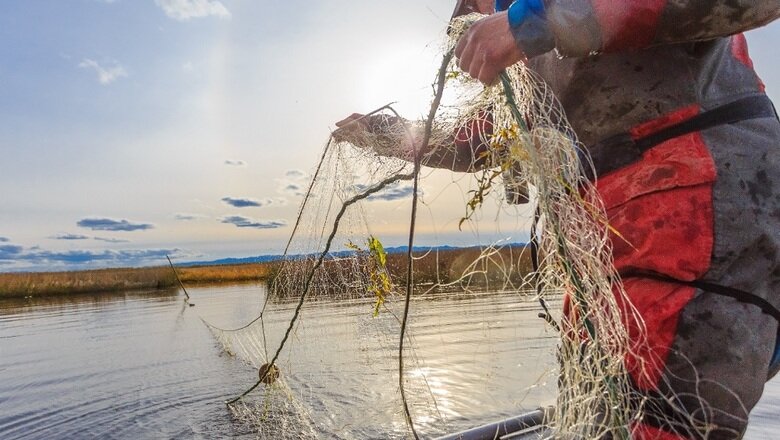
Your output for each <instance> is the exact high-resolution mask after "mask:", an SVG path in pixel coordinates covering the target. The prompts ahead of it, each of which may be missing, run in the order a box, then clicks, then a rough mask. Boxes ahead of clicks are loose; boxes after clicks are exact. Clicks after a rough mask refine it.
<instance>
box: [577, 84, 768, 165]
mask: <svg viewBox="0 0 780 440" xmlns="http://www.w3.org/2000/svg"><path fill="white" fill-rule="evenodd" d="M769 117H774V118H777V113H776V112H775V107H774V105H772V101H771V100H770V99H769V98H768V97H767V96H766V95H756V96H749V97H747V98H742V99H738V100H736V101H733V102H730V103H728V104H725V105H722V106H720V107H716V108H714V109H712V110H707V111H706V112H703V113H699V114H698V115H696V116H694V117H692V118H690V119H687V120H685V121H683V122H680V123H679V124H675V125H672V126H670V127H666V128H664V129H662V130H660V131H658V132H655V133H653V134H651V135H648V136H645V137H643V138H640V139H633V138H632V137H631V135H630V134H629V133H627V132H624V133H619V134H617V135H614V136H610V137H608V138H606V139H604V140H602V141H601V142H598V143H596V144H595V145H593V146H591V147H590V148H588V150H589V152H590V155H591V158H592V159H593V164H594V166H595V168H596V170H595V171H596V173H597V175H599V176H601V175H604V174H607V173H610V172H612V171H615V170H617V169H619V168H622V167H624V166H626V165H629V164H632V163H634V162H636V161H638V160H639V159H641V158H642V154H644V152H645V151H647V150H649V149H651V148H653V147H655V146H656V145H658V144H660V143H662V142H666V141H668V140H670V139H674V138H676V137H679V136H683V135H686V134H689V133H693V132H696V131H701V130H705V129H707V128H712V127H717V126H719V125H726V124H733V123H735V122H739V121H747V120H750V119H758V118H769ZM586 172H587V173H588V174H589V175H588V178H590V179H592V178H593V176H592V175H590V174H591V173H592V170H586Z"/></svg>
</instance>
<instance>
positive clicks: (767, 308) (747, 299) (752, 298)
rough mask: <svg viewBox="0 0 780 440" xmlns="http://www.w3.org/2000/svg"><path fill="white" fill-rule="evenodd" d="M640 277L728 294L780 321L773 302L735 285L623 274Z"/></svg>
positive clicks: (638, 273) (657, 275)
mask: <svg viewBox="0 0 780 440" xmlns="http://www.w3.org/2000/svg"><path fill="white" fill-rule="evenodd" d="M629 277H638V278H650V279H654V280H658V281H665V282H668V283H676V284H682V285H685V286H690V287H695V288H697V289H700V290H703V291H705V292H709V293H714V294H717V295H721V296H728V297H730V298H734V299H736V300H737V301H740V302H743V303H746V304H752V305H754V306H756V307H758V308H759V309H761V311H762V312H764V313H766V314H767V315H769V316H771V317H773V318H775V319H776V320H777V322H780V310H778V309H777V307H775V306H774V305H772V303H770V302H769V301H767V300H765V299H764V298H761V297H760V296H757V295H755V294H753V293H750V292H746V291H744V290H740V289H735V288H733V287H727V286H722V285H720V284H715V283H710V282H708V281H702V280H694V281H682V280H678V279H676V278H672V277H668V276H666V275H662V274H659V273H654V272H631V273H628V274H625V275H623V278H629Z"/></svg>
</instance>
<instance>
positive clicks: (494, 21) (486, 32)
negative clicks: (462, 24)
mask: <svg viewBox="0 0 780 440" xmlns="http://www.w3.org/2000/svg"><path fill="white" fill-rule="evenodd" d="M455 56H457V57H458V66H459V67H460V68H461V69H462V70H463V71H464V72H466V73H468V74H469V75H471V77H472V78H475V79H478V80H479V81H482V82H483V83H484V84H492V83H493V82H494V81H495V80H496V78H497V77H498V74H499V73H501V71H503V70H504V69H506V68H507V67H509V66H511V65H513V64H515V63H517V62H519V61H525V54H523V51H521V50H520V48H519V47H518V46H517V43H516V42H515V37H514V36H513V35H512V31H511V29H510V28H509V20H508V18H507V13H506V12H497V13H495V14H493V15H490V16H488V17H485V18H483V19H481V20H479V21H477V22H476V23H474V24H473V25H472V26H471V28H469V30H468V31H467V32H466V34H465V35H463V36H462V37H461V39H460V41H458V45H457V46H455Z"/></svg>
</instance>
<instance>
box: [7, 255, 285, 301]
mask: <svg viewBox="0 0 780 440" xmlns="http://www.w3.org/2000/svg"><path fill="white" fill-rule="evenodd" d="M273 266H274V264H273V263H258V264H240V265H233V266H229V265H224V266H196V267H181V268H176V270H177V271H178V272H179V277H180V278H181V280H182V282H183V283H184V285H185V286H186V285H188V284H198V283H226V282H246V281H257V280H265V279H266V278H267V277H268V276H269V274H270V271H271V268H272V267H273ZM176 286H177V282H176V278H175V277H174V275H173V272H172V271H171V268H170V267H169V266H160V267H143V268H133V269H100V270H82V271H73V272H24V273H0V298H12V297H24V296H44V295H63V294H73V293H90V292H115V291H120V290H138V289H167V288H171V287H176Z"/></svg>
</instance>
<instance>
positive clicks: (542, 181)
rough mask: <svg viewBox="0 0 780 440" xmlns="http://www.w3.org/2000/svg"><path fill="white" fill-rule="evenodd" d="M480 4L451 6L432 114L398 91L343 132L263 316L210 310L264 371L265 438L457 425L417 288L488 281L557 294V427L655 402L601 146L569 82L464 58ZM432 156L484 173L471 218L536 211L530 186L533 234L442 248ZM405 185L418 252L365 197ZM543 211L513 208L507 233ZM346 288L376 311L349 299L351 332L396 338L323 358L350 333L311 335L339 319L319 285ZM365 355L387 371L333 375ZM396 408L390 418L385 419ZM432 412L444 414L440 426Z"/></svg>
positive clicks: (469, 207)
mask: <svg viewBox="0 0 780 440" xmlns="http://www.w3.org/2000/svg"><path fill="white" fill-rule="evenodd" d="M478 18H480V16H479V15H475V14H472V15H469V16H466V17H461V18H458V19H455V20H454V21H453V23H451V26H450V29H449V30H448V33H449V39H448V44H447V45H446V48H445V50H444V52H445V56H444V60H443V63H442V66H441V69H440V71H439V74H438V77H437V81H436V83H435V96H434V99H433V104H432V106H431V111H430V114H429V116H428V118H427V119H425V120H424V121H422V122H413V121H412V122H410V121H406V120H404V119H402V118H401V117H400V115H398V114H396V113H395V111H394V109H393V108H392V107H391V106H386V107H383V108H380V109H379V110H377V111H375V112H372V113H370V114H368V115H365V116H364V117H361V118H356V119H355V120H354V121H352V123H351V124H349V125H348V126H346V127H344V128H342V129H340V130H337V131H336V132H334V135H333V136H331V138H330V139H329V140H328V142H327V144H326V146H325V149H324V151H323V154H322V157H321V160H320V162H319V164H318V166H317V168H316V170H315V171H314V173H313V177H312V180H311V184H310V187H309V189H308V191H307V193H306V196H305V199H304V201H303V203H302V205H301V208H300V211H299V215H298V221H297V222H296V223H295V226H294V230H293V233H292V234H291V238H290V241H289V243H288V245H287V248H286V249H285V259H284V260H283V262H282V263H281V264H280V265H279V266H278V270H277V273H276V274H275V276H274V277H273V279H272V281H271V282H270V284H269V292H268V294H267V295H266V296H265V298H264V303H263V308H262V312H261V314H260V316H259V317H258V318H257V319H255V320H254V321H252V322H250V323H249V324H247V325H246V326H244V327H242V328H238V329H232V330H228V329H221V328H218V327H217V326H214V325H209V326H210V328H211V330H212V332H213V333H214V335H215V336H216V338H217V340H218V341H219V342H220V343H221V344H222V345H223V347H224V349H225V351H226V352H228V353H230V354H232V355H235V356H237V357H238V358H240V359H242V360H244V361H245V362H247V363H248V364H250V365H252V366H253V367H255V368H257V369H258V370H259V372H260V373H259V374H260V375H259V378H258V379H257V382H256V384H255V385H254V386H253V387H251V388H250V389H249V390H248V391H246V392H245V393H244V394H242V395H241V396H240V397H237V398H236V399H233V400H231V401H230V403H229V407H230V408H231V410H232V411H233V413H234V414H235V415H236V417H238V418H239V419H241V420H243V421H245V422H247V423H249V424H251V425H252V426H254V427H255V428H254V429H256V430H257V432H258V433H259V434H260V436H261V437H263V438H307V437H311V438H316V437H318V436H325V435H330V436H336V437H342V438H362V437H372V436H373V437H388V438H389V437H404V436H408V435H411V436H414V437H417V436H418V432H417V429H416V427H420V426H424V427H426V430H425V434H426V435H431V434H442V433H444V432H446V430H447V429H448V428H449V427H450V426H452V425H450V424H448V417H447V414H446V411H442V407H444V406H446V405H443V404H442V400H443V399H451V398H452V397H451V396H449V397H446V398H445V397H444V396H442V395H440V394H439V393H437V392H436V390H437V387H436V386H433V385H432V381H433V380H434V379H433V377H434V376H435V374H433V373H431V372H432V371H434V370H435V368H434V367H432V366H431V365H428V364H427V362H428V361H427V360H426V358H425V356H423V355H422V354H420V353H418V351H417V349H416V347H417V346H418V345H419V342H420V339H421V335H423V334H425V332H424V331H423V330H420V329H419V328H416V327H415V321H414V319H415V313H413V312H412V313H410V304H414V301H411V299H412V298H415V299H418V298H421V297H425V296H431V295H456V296H457V295H461V296H462V295H464V294H471V295H477V294H478V293H479V292H502V293H501V294H502V295H504V296H506V297H509V298H511V299H512V301H513V302H515V303H519V302H521V297H525V298H526V299H527V298H534V299H538V300H540V301H541V306H540V308H539V309H538V310H539V311H541V314H540V315H541V316H542V317H543V318H544V319H545V320H546V322H547V323H546V324H545V326H546V331H548V332H550V333H551V334H552V335H554V336H555V339H554V340H555V341H557V342H556V343H550V344H548V345H546V347H545V349H544V350H545V351H546V353H547V354H546V355H543V354H539V356H542V357H544V356H546V357H545V359H546V360H547V361H548V362H549V364H550V370H551V371H553V373H552V377H553V380H552V382H553V387H555V386H556V385H557V398H556V399H555V400H556V405H555V410H554V414H553V415H552V417H551V420H549V421H548V425H549V426H550V427H551V429H552V432H554V435H555V436H556V437H558V438H588V439H590V438H604V437H607V436H609V435H612V436H614V437H616V438H621V437H626V438H627V437H628V431H627V429H628V428H627V427H628V425H629V424H630V423H631V421H633V420H635V418H636V417H637V415H638V413H639V412H638V408H639V405H640V404H641V403H640V402H638V400H637V399H635V398H634V397H633V396H632V393H631V388H630V387H629V379H628V374H627V372H626V367H625V364H624V360H625V359H626V356H628V355H629V354H630V351H631V350H632V349H636V347H637V346H638V344H640V343H641V341H636V340H634V341H633V343H631V342H630V341H629V335H628V332H627V330H626V328H627V323H628V324H629V325H631V326H633V327H634V328H638V329H641V328H642V322H641V319H640V318H639V317H638V315H637V314H636V313H635V311H634V310H633V309H632V308H631V306H630V303H629V301H627V300H626V299H625V296H624V292H623V289H622V287H621V285H620V282H619V277H618V276H617V273H616V272H615V269H614V267H613V264H612V256H611V249H610V244H609V240H608V232H609V226H608V224H607V222H606V217H605V213H604V208H603V206H602V204H601V202H600V200H599V199H598V197H597V194H596V192H595V191H594V190H593V188H592V184H591V183H590V182H589V181H588V180H587V179H586V178H585V177H584V175H585V168H588V167H590V163H589V162H588V158H587V154H586V152H585V151H584V149H583V148H581V145H580V144H579V143H578V141H577V138H576V135H575V134H574V133H573V131H572V130H571V128H570V127H569V125H568V123H567V121H566V118H565V116H564V114H563V113H562V111H561V110H560V105H559V103H558V102H557V101H556V99H555V96H554V95H553V93H552V92H551V91H550V89H549V88H548V87H547V86H546V85H545V83H544V81H542V80H541V79H540V78H538V77H537V76H536V75H535V74H534V73H533V72H532V71H531V70H529V69H528V68H526V67H525V66H524V65H523V64H522V63H519V64H517V65H515V66H512V67H510V68H508V69H507V70H506V71H505V72H504V73H502V74H501V76H500V81H498V82H497V84H495V85H493V86H489V87H483V86H482V85H481V84H479V83H477V82H475V81H474V80H472V79H470V78H469V77H468V76H467V75H465V74H462V73H461V72H460V71H459V70H458V69H457V67H456V64H455V62H454V61H453V56H452V52H453V45H454V43H455V42H457V41H458V37H459V36H460V35H462V33H463V32H464V31H465V30H466V29H467V28H468V26H469V25H470V24H471V23H473V22H474V21H475V20H476V19H478ZM464 141H466V142H468V144H469V145H470V146H471V147H474V146H475V145H478V146H479V148H476V149H475V150H474V151H476V153H473V154H472V153H471V152H468V153H467V154H465V155H464V152H463V148H462V144H463V142H464ZM424 165H430V166H433V167H438V168H442V167H444V168H451V169H455V170H462V171H471V172H472V174H470V175H469V177H468V179H469V180H468V181H467V182H466V183H465V184H464V183H463V181H462V179H463V178H461V180H457V179H454V178H453V180H451V181H450V182H449V183H455V185H454V186H456V189H457V190H458V191H461V192H462V193H464V194H466V199H465V200H464V203H463V215H462V218H460V219H457V220H458V222H459V227H460V228H461V229H463V230H464V231H478V230H479V223H480V222H482V223H491V224H492V223H499V221H500V220H502V219H506V218H516V217H517V216H518V215H520V214H524V215H525V216H526V218H528V217H529V213H530V212H533V211H534V210H533V209H529V208H522V207H518V206H522V205H518V204H517V203H522V202H526V201H528V200H529V199H530V201H531V204H530V205H528V206H533V207H535V215H534V216H533V217H534V219H533V221H531V220H530V219H529V223H532V232H531V242H532V244H531V245H530V246H523V247H520V246H516V245H515V244H514V242H513V241H512V240H511V239H510V240H507V241H506V242H503V243H502V242H500V241H496V242H493V243H489V244H488V245H485V246H482V247H480V248H479V249H477V250H475V251H473V252H472V253H471V254H466V256H465V257H464V256H463V255H462V254H461V255H459V256H458V258H459V259H460V260H463V259H464V258H467V259H468V261H465V262H464V261H461V262H460V264H459V265H457V264H453V263H452V262H449V263H448V264H447V265H446V267H445V266H442V264H441V261H442V260H446V259H447V258H446V255H444V254H443V253H442V252H439V251H428V252H425V251H418V252H415V251H414V246H413V245H414V235H415V231H416V229H415V228H419V227H420V224H421V222H422V220H421V216H420V214H419V212H420V211H418V205H420V204H421V205H422V206H428V205H427V199H428V197H427V192H426V197H423V194H421V187H422V186H421V182H423V183H425V182H426V179H429V178H430V179H431V180H432V181H434V180H436V179H437V178H438V179H439V181H441V179H440V178H439V175H438V174H436V173H434V172H429V171H427V170H428V169H427V168H422V167H423V166H424ZM464 186H465V188H464ZM427 188H429V187H428V186H426V191H428V189H427ZM433 192H434V193H436V191H433ZM393 195H399V196H400V195H408V196H410V197H409V198H411V205H410V204H409V203H408V200H409V198H406V199H404V200H405V203H406V204H405V206H406V209H403V210H399V212H395V213H394V214H393V215H397V216H399V217H400V216H401V214H403V215H404V216H405V223H406V225H407V226H408V227H409V230H408V241H407V245H406V249H405V250H406V252H405V253H400V254H396V253H393V254H389V253H387V252H386V250H385V249H384V246H383V243H382V241H381V239H380V237H378V235H377V234H376V231H375V229H381V228H380V227H378V226H377V225H381V224H382V223H383V222H384V221H386V220H387V219H383V218H377V217H376V216H373V215H372V210H370V209H369V208H367V206H368V205H369V204H370V203H371V202H372V201H376V200H378V199H382V200H387V199H392V198H393ZM421 199H422V200H421ZM507 202H509V203H507ZM510 222H511V221H510ZM527 226H528V223H523V224H522V225H521V224H520V223H515V224H513V226H512V227H511V228H505V229H502V230H501V232H503V233H509V232H517V231H518V230H519V229H520V228H521V227H522V228H525V227H527ZM464 233H467V232H464ZM515 236H517V235H515ZM532 251H533V252H532ZM529 260H535V261H533V262H532V263H535V264H533V266H534V267H536V268H537V270H536V271H531V270H529V268H528V267H524V265H528V264H530V263H529ZM421 268H425V270H421ZM412 293H414V295H412ZM562 293H565V294H566V296H567V299H566V300H565V301H561V300H560V297H561V294H562ZM285 299H287V300H285ZM333 299H338V300H339V301H341V302H342V303H343V304H344V307H347V308H348V307H351V306H353V305H355V304H359V305H360V307H362V308H361V310H365V311H366V312H365V313H363V314H362V315H351V314H350V315H347V314H345V315H344V316H343V318H340V319H339V320H340V321H341V322H340V323H339V328H341V329H342V330H339V331H343V332H357V333H359V334H360V335H361V337H362V339H361V340H370V341H373V343H375V344H378V345H380V346H381V347H382V348H383V350H382V351H381V352H382V353H383V354H382V355H381V357H380V358H378V359H367V358H366V357H365V356H361V355H360V354H359V353H357V354H355V355H354V357H351V356H347V359H345V360H344V363H343V364H342V365H341V368H342V370H341V371H335V370H334V369H332V368H326V367H320V368H318V369H309V370H307V369H306V367H302V366H301V365H303V364H304V363H303V362H302V361H301V360H302V359H308V361H309V362H308V365H311V364H317V359H318V356H321V355H322V352H321V351H320V349H321V350H333V349H334V347H332V346H330V347H328V348H327V349H326V348H324V347H322V348H318V347H312V346H311V345H308V346H305V347H303V348H301V347H297V345H300V344H299V341H301V340H303V339H305V337H304V336H303V335H304V334H306V333H307V332H308V333H311V332H324V331H334V330H333V329H328V330H326V329H323V328H321V327H317V325H316V324H315V323H316V322H317V320H318V319H322V320H325V319H326V318H325V317H323V316H321V315H319V314H318V313H319V311H318V310H319V308H318V306H317V304H318V302H326V301H331V300H333ZM271 311H273V314H270V313H271ZM485 319H486V320H489V319H490V318H489V317H487V316H486V317H485ZM441 331H446V330H444V329H441ZM639 333H641V331H640V332H639ZM344 334H345V335H346V333H344ZM345 338H346V336H345ZM304 345H305V344H304ZM359 351H360V350H359V349H358V352H359ZM358 363H359V364H361V365H362V366H363V367H365V368H364V369H362V370H360V371H361V373H360V374H371V375H375V376H372V377H375V378H376V379H375V383H376V384H377V386H376V387H375V389H367V390H364V392H363V393H354V392H353V393H352V394H351V395H349V396H343V395H333V394H332V392H331V391H328V389H327V387H325V386H324V385H323V386H320V385H322V384H325V383H332V382H336V383H340V381H347V380H348V378H349V377H350V375H351V374H356V373H354V372H353V371H352V370H351V365H353V364H358ZM269 366H271V367H270V368H269ZM277 367H279V368H280V372H279V370H274V368H277ZM277 376H278V377H277ZM549 377H550V376H549V375H548V376H547V378H548V379H549ZM293 381H294V382H295V383H296V384H292V382H293ZM387 384H392V385H390V386H387ZM380 390H381V391H380ZM517 394H518V395H521V394H523V393H522V392H520V391H518V392H517ZM526 394H527V393H526ZM377 402H380V403H377ZM342 404H343V405H342ZM533 404H534V403H533V402H531V403H530V405H533ZM349 405H352V408H353V409H352V411H358V412H361V413H362V414H364V416H363V417H362V419H363V420H365V424H366V425H372V424H373V425H376V426H379V428H376V429H377V431H370V430H369V431H366V430H365V429H366V428H365V427H361V428H355V427H350V426H347V425H348V424H349V422H347V421H344V420H340V419H339V412H341V411H349V410H345V408H348V407H349ZM315 412H316V413H317V414H327V416H326V417H324V418H323V417H322V416H315V415H314V413H315ZM388 414H391V416H390V417H389V418H390V419H391V420H389V421H385V422H382V421H381V420H380V419H381V418H382V417H385V418H387V417H388V416H387V415H388ZM433 426H436V427H438V429H439V430H438V431H437V430H436V429H428V428H431V427H433Z"/></svg>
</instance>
